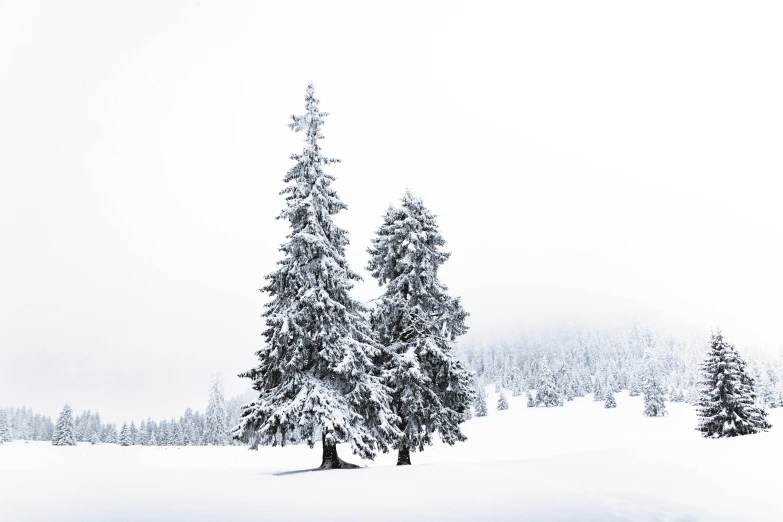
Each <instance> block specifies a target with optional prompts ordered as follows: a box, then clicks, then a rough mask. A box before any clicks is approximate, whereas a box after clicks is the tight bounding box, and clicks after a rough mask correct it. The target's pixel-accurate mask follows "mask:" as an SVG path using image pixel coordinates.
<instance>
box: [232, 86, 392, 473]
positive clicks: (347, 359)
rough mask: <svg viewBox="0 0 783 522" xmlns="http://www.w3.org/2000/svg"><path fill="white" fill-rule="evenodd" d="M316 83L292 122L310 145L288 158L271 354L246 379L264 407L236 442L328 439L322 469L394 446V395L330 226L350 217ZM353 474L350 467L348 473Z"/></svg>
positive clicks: (338, 236) (267, 346) (254, 411)
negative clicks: (344, 452) (346, 447)
mask: <svg viewBox="0 0 783 522" xmlns="http://www.w3.org/2000/svg"><path fill="white" fill-rule="evenodd" d="M318 104H319V101H318V100H317V99H316V97H315V90H314V87H313V85H312V84H310V85H309V86H308V87H307V93H306V95H305V108H306V112H305V114H304V115H301V116H292V120H293V121H292V123H291V124H290V127H291V129H293V130H294V131H295V132H302V133H304V136H305V146H304V150H303V151H302V152H301V153H300V154H294V155H292V156H291V158H292V159H293V160H294V162H295V165H294V166H293V168H291V170H289V171H288V173H287V174H286V175H285V178H284V180H285V182H286V183H287V186H286V187H285V188H284V189H283V191H282V194H284V195H285V199H286V208H285V209H284V210H283V212H282V213H281V214H280V216H279V219H285V220H287V221H288V222H289V225H290V233H289V234H288V236H287V241H286V242H285V243H283V245H282V246H281V247H280V250H281V251H282V252H283V253H284V258H283V259H282V261H280V262H279V268H278V269H277V270H276V271H274V272H272V273H271V274H269V275H268V276H267V281H268V284H267V285H266V287H264V289H263V290H264V291H265V292H266V293H267V294H268V295H269V296H270V297H271V298H272V299H271V301H270V302H269V303H267V304H266V305H265V306H266V310H265V312H264V314H263V315H264V317H265V319H266V329H265V330H264V332H263V336H264V340H265V343H264V346H263V347H262V348H261V349H260V350H259V351H258V352H256V355H257V356H258V359H259V362H258V365H257V366H256V367H255V368H253V369H251V370H249V371H247V372H245V373H243V374H241V376H242V377H247V378H249V379H251V380H252V381H253V389H255V390H256V391H257V392H259V395H258V398H257V399H255V400H254V401H252V402H250V403H249V404H247V407H246V408H245V410H244V412H243V413H242V417H241V419H240V422H239V425H238V426H237V427H236V428H235V429H234V431H233V435H234V437H236V438H237V439H240V440H242V441H244V442H248V443H249V444H250V447H251V448H256V447H258V445H259V444H267V445H277V444H287V443H291V442H296V441H297V440H302V441H304V442H306V443H307V444H308V445H310V446H313V445H314V444H315V443H316V441H317V439H318V438H320V439H321V444H322V448H323V459H322V462H321V468H323V469H328V468H341V467H347V466H348V465H347V464H346V463H345V462H343V461H342V460H341V459H340V458H339V456H338V455H337V443H340V442H346V443H348V444H350V446H351V448H352V450H353V451H354V452H355V453H356V454H358V455H360V456H361V457H362V458H368V459H371V458H373V457H374V456H375V454H376V451H377V450H378V449H379V448H380V449H381V450H386V449H387V448H388V443H389V442H390V441H393V440H395V439H396V438H397V437H396V435H398V434H397V431H398V430H397V429H396V427H395V425H394V418H395V416H394V414H393V413H392V412H391V410H390V406H389V394H388V390H387V388H386V387H385V386H384V385H383V383H382V382H381V379H380V377H379V376H378V375H376V374H375V372H374V371H373V369H374V368H373V358H374V357H377V356H378V355H379V350H378V348H377V346H376V345H375V343H374V341H373V339H372V332H371V331H370V327H369V323H368V320H367V318H366V316H365V310H364V308H363V307H362V305H361V304H359V303H358V302H357V301H356V300H354V299H353V298H352V297H351V296H350V291H351V288H352V287H353V284H354V283H353V282H354V281H358V280H360V277H359V275H358V274H356V273H355V272H353V271H352V270H351V269H350V268H349V267H348V263H347V261H346V258H345V247H346V245H347V244H348V236H347V233H346V231H345V230H343V229H341V228H339V227H338V226H337V225H336V224H335V223H334V221H333V216H334V215H335V214H337V213H338V212H340V211H341V210H342V209H344V208H346V205H345V204H344V203H343V202H342V201H340V199H339V197H338V195H337V192H336V191H335V190H334V188H333V187H332V181H334V179H335V178H334V177H333V176H332V175H331V174H328V173H327V172H325V170H324V167H326V166H328V165H330V164H333V163H336V162H337V161H338V160H336V159H332V158H328V157H326V156H324V155H323V153H322V152H321V146H320V145H319V141H320V140H321V139H322V138H323V134H322V132H321V128H322V126H323V124H324V118H325V117H326V116H327V113H325V112H321V111H320V109H319V107H318ZM348 467H349V466H348Z"/></svg>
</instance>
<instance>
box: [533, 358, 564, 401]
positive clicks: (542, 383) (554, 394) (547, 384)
mask: <svg viewBox="0 0 783 522" xmlns="http://www.w3.org/2000/svg"><path fill="white" fill-rule="evenodd" d="M535 405H536V406H539V405H543V406H546V407H550V406H562V405H563V398H562V397H561V396H560V392H559V391H558V389H557V384H556V383H555V376H554V374H553V373H552V369H551V368H550V367H549V363H548V362H547V360H546V358H543V357H542V358H541V362H540V363H539V369H538V389H537V391H536V402H535Z"/></svg>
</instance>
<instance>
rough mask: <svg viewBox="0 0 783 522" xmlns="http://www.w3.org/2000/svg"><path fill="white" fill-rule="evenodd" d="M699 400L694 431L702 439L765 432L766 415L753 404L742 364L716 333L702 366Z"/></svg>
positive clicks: (750, 387)
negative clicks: (697, 423) (695, 430)
mask: <svg viewBox="0 0 783 522" xmlns="http://www.w3.org/2000/svg"><path fill="white" fill-rule="evenodd" d="M701 369H702V374H703V376H702V381H701V383H700V384H701V399H700V401H699V405H698V409H697V415H698V418H699V425H698V427H697V428H696V429H697V430H698V431H700V432H701V433H702V436H704V437H711V438H719V437H736V436H738V435H750V434H753V433H758V432H760V431H766V430H768V429H769V428H771V425H770V424H769V422H767V420H766V416H767V413H766V412H765V411H764V410H763V409H762V408H761V407H759V406H758V405H757V404H756V394H755V391H754V389H753V385H754V383H753V380H752V379H751V378H750V376H749V375H748V374H747V372H746V369H745V361H744V360H743V359H742V357H740V355H739V354H738V353H737V351H736V350H735V349H734V347H733V346H732V345H730V344H729V343H727V342H726V341H725V340H724V339H723V334H722V333H721V332H720V330H718V331H717V332H715V333H713V335H712V338H711V340H710V353H709V354H708V356H707V359H706V360H705V361H704V362H703V363H702V366H701Z"/></svg>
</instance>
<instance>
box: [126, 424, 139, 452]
mask: <svg viewBox="0 0 783 522" xmlns="http://www.w3.org/2000/svg"><path fill="white" fill-rule="evenodd" d="M138 438H139V429H138V428H137V427H136V423H135V422H134V421H131V423H130V426H129V427H128V442H129V443H130V444H129V446H133V445H135V444H136V439H138Z"/></svg>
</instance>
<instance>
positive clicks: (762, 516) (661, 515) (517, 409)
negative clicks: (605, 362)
mask: <svg viewBox="0 0 783 522" xmlns="http://www.w3.org/2000/svg"><path fill="white" fill-rule="evenodd" d="M507 395H508V399H509V403H510V408H509V409H508V410H507V411H495V409H494V408H493V409H491V411H490V413H489V415H488V416H487V417H481V418H474V419H471V420H470V421H468V422H467V423H465V425H464V431H465V433H466V435H467V436H468V439H469V440H468V442H466V443H462V444H458V445H456V446H453V447H449V446H445V445H442V444H437V445H435V446H433V447H430V448H427V449H426V450H425V451H424V452H423V453H413V454H412V455H411V458H412V461H413V462H414V465H413V466H406V467H396V466H394V463H395V459H396V456H395V455H392V454H386V455H380V456H379V457H378V458H377V459H376V460H375V461H374V462H361V461H359V460H358V459H357V458H355V457H353V458H348V457H351V455H350V452H349V449H348V447H347V446H346V447H341V448H340V450H341V456H342V457H343V458H345V459H346V460H349V461H353V462H361V463H362V464H364V465H365V466H367V467H366V468H363V469H358V470H335V471H318V472H309V473H294V474H287V475H280V474H279V473H281V472H286V471H293V470H301V469H307V468H312V467H314V466H316V465H318V464H319V463H320V448H318V447H316V448H315V449H312V450H311V449H309V448H307V447H306V446H293V447H286V448H269V447H262V448H259V450H258V451H249V450H247V449H245V448H243V447H235V446H234V447H232V446H228V447H225V446H224V447H139V446H129V447H121V446H118V445H114V444H104V445H98V446H91V445H89V444H79V445H78V446H74V447H55V446H52V445H51V444H50V443H44V442H29V443H25V442H22V441H14V442H12V443H9V444H4V445H0V520H2V521H4V522H13V521H25V522H36V521H85V522H87V521H89V522H92V521H105V520H112V521H130V520H133V521H137V520H144V521H170V520H176V521H180V520H182V521H185V520H187V521H207V520H230V521H232V522H239V521H250V520H253V521H261V520H388V521H400V520H444V521H445V520H449V521H453V520H498V521H500V520H515V521H566V520H569V521H570V520H576V521H620V520H634V521H636V520H639V521H699V520H703V521H728V520H734V521H749V520H753V521H765V520H770V521H772V520H776V521H779V520H783V510H781V509H780V506H779V500H778V497H777V495H778V494H779V491H780V489H781V486H783V478H781V475H780V470H782V469H783V451H781V448H783V410H781V409H777V410H771V411H770V412H769V413H770V421H771V422H772V424H773V429H772V430H771V431H770V432H768V433H763V434H758V435H752V436H746V437H738V438H734V439H721V440H708V439H702V438H701V437H699V435H698V433H697V432H696V431H695V430H694V428H695V426H696V416H695V411H694V408H693V407H691V406H689V405H687V404H671V403H670V404H667V410H668V411H669V415H668V416H666V417H659V418H648V417H644V416H643V415H642V410H643V407H644V406H643V402H642V398H641V397H629V396H628V395H627V393H625V392H623V393H619V394H617V396H616V399H617V408H615V409H606V408H604V403H603V401H599V402H596V401H593V400H592V398H591V397H586V398H580V399H577V400H575V401H574V402H568V403H566V404H565V406H564V407H555V408H527V407H525V400H526V398H525V397H524V396H520V397H511V396H510V394H508V393H507ZM487 402H488V404H489V405H490V407H492V406H494V405H495V404H497V394H495V393H488V400H487Z"/></svg>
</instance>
